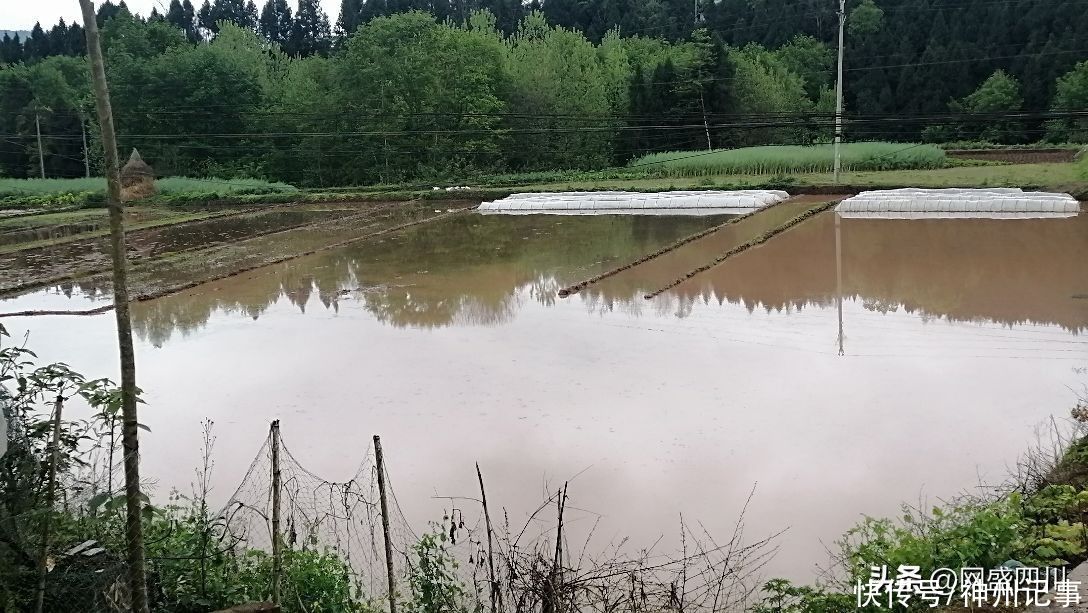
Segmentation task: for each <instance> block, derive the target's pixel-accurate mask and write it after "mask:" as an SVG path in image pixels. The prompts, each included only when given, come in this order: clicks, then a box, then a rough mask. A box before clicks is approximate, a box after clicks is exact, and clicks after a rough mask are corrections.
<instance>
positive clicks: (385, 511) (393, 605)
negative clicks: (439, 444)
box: [374, 434, 397, 613]
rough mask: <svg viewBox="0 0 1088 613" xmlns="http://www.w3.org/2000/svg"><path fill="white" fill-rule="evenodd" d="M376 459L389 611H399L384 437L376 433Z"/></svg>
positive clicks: (392, 612)
mask: <svg viewBox="0 0 1088 613" xmlns="http://www.w3.org/2000/svg"><path fill="white" fill-rule="evenodd" d="M374 461H375V462H376V463H377V465H378V496H379V498H380V499H381V505H382V535H383V536H384V537H385V573H386V577H387V578H388V580H389V613H397V593H396V581H395V579H394V577H393V543H392V541H390V539H389V503H388V502H387V501H386V497H385V459H384V458H383V457H382V439H381V437H379V436H378V435H377V434H375V435H374Z"/></svg>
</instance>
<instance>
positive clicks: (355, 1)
mask: <svg viewBox="0 0 1088 613" xmlns="http://www.w3.org/2000/svg"><path fill="white" fill-rule="evenodd" d="M362 18H363V2H362V0H341V2H340V17H339V19H337V20H336V37H337V38H347V37H348V36H351V35H352V34H353V33H354V32H355V30H357V29H358V28H359V26H360V25H362Z"/></svg>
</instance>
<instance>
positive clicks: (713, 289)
mask: <svg viewBox="0 0 1088 613" xmlns="http://www.w3.org/2000/svg"><path fill="white" fill-rule="evenodd" d="M707 223H708V222H707V221H706V220H699V219H690V218H689V219H677V218H656V217H579V218H571V217H505V216H491V217H483V216H462V217H455V218H451V219H450V220H448V221H447V222H445V223H438V224H427V225H423V226H420V227H418V228H417V229H416V230H415V231H412V232H405V233H402V234H396V235H390V236H387V237H386V238H385V239H384V240H380V241H372V242H367V243H360V244H357V245H354V246H351V247H349V248H345V249H339V250H334V251H329V252H323V253H320V254H316V255H313V256H309V257H307V258H302V259H299V260H294V261H291V262H289V263H286V264H283V265H279V266H273V267H269V268H266V269H260V270H257V271H254V272H253V273H247V274H246V275H242V276H239V277H233V278H230V279H226V280H223V281H219V282H213V283H209V284H206V285H203V286H200V287H198V288H196V289H195V290H192V291H189V292H185V293H183V294H179V295H176V296H171V297H168V298H165V299H161V300H156V301H152V302H149V303H142V304H139V305H137V308H136V309H135V310H134V313H133V315H134V323H135V325H136V329H137V332H138V334H140V336H141V337H142V338H145V339H147V340H149V341H151V342H152V343H155V344H162V343H163V342H165V341H166V340H168V339H169V338H170V335H171V334H172V333H173V332H174V331H180V332H181V333H183V334H185V333H188V332H189V331H191V330H194V329H197V328H199V327H201V326H203V325H204V324H205V323H207V321H208V319H209V318H210V317H211V315H212V314H213V313H215V312H226V313H244V314H246V315H248V316H250V317H253V318H257V317H259V316H260V315H261V314H262V313H264V312H265V311H266V310H267V309H268V308H269V307H270V306H271V305H273V304H274V303H275V302H276V301H278V300H280V299H281V298H284V297H286V298H287V300H288V301H289V302H290V303H291V304H293V305H295V306H296V307H297V308H299V309H300V310H301V311H305V309H306V308H308V305H310V303H311V300H312V297H313V295H314V294H315V293H316V295H317V297H318V299H319V301H320V303H321V304H322V305H323V306H324V307H325V308H326V309H333V310H335V309H338V307H339V302H340V300H341V299H343V297H344V295H345V294H344V293H343V291H344V290H345V289H349V290H356V289H357V288H358V289H360V291H351V292H349V293H348V295H350V297H351V298H352V299H355V300H359V301H360V302H361V304H362V305H363V307H364V308H365V309H366V310H367V311H369V312H370V313H372V314H373V315H374V316H375V317H376V318H377V319H378V320H379V321H382V322H385V323H387V324H389V325H393V326H411V327H439V326H446V325H451V324H463V325H494V324H497V323H501V322H503V321H507V320H509V319H510V318H511V317H513V316H514V314H515V313H516V312H517V311H518V309H519V308H520V307H521V305H522V303H523V301H525V300H532V301H535V302H537V303H538V304H542V305H544V306H550V305H552V304H554V302H555V301H556V295H555V293H556V290H557V289H558V288H559V287H561V286H564V285H568V284H570V283H572V282H575V281H578V280H581V279H583V278H586V277H589V276H592V275H593V274H596V273H597V272H599V271H602V270H605V269H608V268H610V267H612V266H614V265H615V264H616V263H622V262H624V261H627V260H629V259H633V258H634V257H636V256H638V255H641V254H643V253H646V252H648V251H652V250H653V248H654V247H656V246H659V245H662V244H666V243H668V242H669V241H670V240H673V239H675V238H677V237H679V236H683V235H686V234H690V233H693V232H695V231H697V230H698V229H700V228H702V227H705V225H706V224H707ZM842 225H843V228H842V237H843V238H842V242H843V245H842V248H843V251H842V253H843V255H842V259H843V275H844V281H843V294H844V295H845V296H846V297H847V298H854V299H858V300H859V301H861V302H862V304H863V305H864V307H865V308H866V309H869V310H871V311H874V312H880V313H886V312H890V311H895V310H898V309H903V310H904V311H905V312H908V313H919V314H921V315H922V316H923V317H927V318H929V317H938V318H939V317H945V318H948V319H951V320H969V321H978V320H988V321H995V322H1000V323H1003V324H1007V325H1012V324H1018V323H1023V322H1032V323H1038V324H1056V325H1059V326H1062V327H1064V328H1066V329H1068V330H1072V331H1080V330H1083V329H1085V328H1088V306H1086V305H1085V301H1084V300H1074V299H1073V298H1072V294H1074V293H1084V289H1088V272H1086V269H1085V268H1084V267H1083V266H1082V265H1081V263H1083V262H1084V261H1086V260H1088V217H1085V218H1083V219H1082V218H1078V219H1073V220H1018V221H1001V220H963V221H953V220H928V221H887V220H844V221H843V224H842ZM833 227H834V217H833V216H832V215H823V216H820V217H817V218H815V219H813V220H811V221H810V222H807V223H805V224H802V225H800V226H798V227H796V228H794V229H792V230H790V231H789V232H787V233H786V234H784V235H782V236H780V237H778V238H776V239H775V240H772V241H769V242H768V243H767V244H765V245H763V246H761V247H759V248H758V249H754V250H751V251H749V252H746V253H744V254H742V255H740V256H738V257H736V258H733V259H731V260H729V261H728V262H726V263H724V264H722V265H721V266H718V267H715V268H713V269H711V270H709V271H707V272H706V273H703V274H701V275H699V276H697V277H695V278H694V279H692V280H690V281H688V282H686V283H684V284H682V285H680V286H679V287H677V288H676V289H675V290H674V291H671V292H667V293H666V294H663V295H662V296H660V297H658V298H657V299H655V300H653V301H646V300H643V298H642V294H643V293H644V291H645V290H646V289H652V288H647V287H644V286H643V285H644V284H645V278H644V277H640V275H644V274H645V272H646V271H645V270H644V269H642V267H640V268H636V269H634V270H632V271H628V272H627V273H624V274H623V275H620V276H619V277H616V278H614V279H616V280H617V281H615V282H609V283H604V284H601V285H597V286H592V287H591V288H590V289H589V290H587V291H585V292H583V293H582V294H580V295H579V298H577V299H579V300H581V301H582V302H583V304H584V305H585V308H586V309H588V310H590V311H593V312H610V311H620V312H624V313H627V314H630V315H633V316H641V315H646V314H655V315H658V316H678V317H684V316H686V315H688V314H689V313H691V312H692V310H693V309H694V308H695V307H696V306H697V305H698V304H700V303H701V304H714V303H717V304H724V303H732V304H740V305H743V306H744V308H746V309H747V310H748V311H749V312H752V311H754V310H756V309H762V310H765V311H768V312H772V311H779V312H791V311H800V310H802V309H804V308H807V307H811V306H816V307H820V308H827V307H831V306H832V305H834V303H835V300H836V297H837V295H838V292H837V286H836V275H835V244H834V230H833ZM694 246H695V245H692V247H694ZM698 248H699V249H703V250H706V253H702V252H701V251H700V252H697V253H695V254H694V255H693V257H696V258H701V257H704V256H705V259H704V260H702V261H701V262H700V263H702V262H703V261H706V260H709V259H711V258H712V257H713V256H714V255H717V252H716V251H714V250H715V249H716V248H717V249H719V250H720V246H717V247H715V245H714V243H713V242H710V243H708V244H706V245H702V246H699V247H698ZM689 255H692V254H689ZM666 271H667V267H666ZM657 272H658V273H659V274H660V273H662V271H657ZM683 272H686V270H677V271H675V274H676V275H679V274H682V273H683ZM74 289H78V290H82V291H96V290H97V289H99V288H96V287H93V285H87V284H83V285H80V286H78V287H69V288H67V290H68V291H72V290H74ZM310 306H311V308H312V305H310Z"/></svg>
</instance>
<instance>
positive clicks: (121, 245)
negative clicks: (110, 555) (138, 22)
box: [79, 0, 148, 613]
mask: <svg viewBox="0 0 1088 613" xmlns="http://www.w3.org/2000/svg"><path fill="white" fill-rule="evenodd" d="M79 6H80V8H81V9H82V10H83V29H84V31H85V32H86V33H87V55H88V57H89V58H90V61H91V82H92V84H93V86H94V98H95V109H96V110H97V112H98V123H99V125H100V126H101V128H102V148H103V149H104V152H103V153H104V154H105V164H106V184H107V186H108V188H109V189H108V190H107V193H108V198H107V199H108V203H109V210H110V255H111V256H112V259H113V304H114V311H113V312H114V314H115V315H116V318H117V345H118V348H119V349H120V353H121V447H122V449H124V462H125V502H126V513H125V530H126V533H127V534H126V537H127V540H128V582H129V592H130V594H129V597H130V598H131V604H132V611H133V613H148V602H147V569H146V567H145V564H146V563H145V560H144V534H143V524H142V523H141V511H142V505H143V495H142V494H141V493H140V434H139V432H140V431H139V422H138V421H137V416H136V355H135V351H134V349H133V346H132V320H131V318H130V316H129V299H128V270H127V267H128V262H127V260H126V253H125V226H124V218H123V210H122V208H121V173H120V168H119V166H118V161H117V136H116V134H115V133H114V129H113V109H112V108H111V107H110V93H109V89H108V87H107V86H106V68H105V64H104V62H103V60H102V47H101V45H100V44H99V40H98V38H99V37H98V22H97V21H96V20H95V13H94V6H93V5H92V4H91V0H79Z"/></svg>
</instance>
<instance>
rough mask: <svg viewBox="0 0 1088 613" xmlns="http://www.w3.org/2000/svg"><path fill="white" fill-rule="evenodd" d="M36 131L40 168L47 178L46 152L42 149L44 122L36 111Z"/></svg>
mask: <svg viewBox="0 0 1088 613" xmlns="http://www.w3.org/2000/svg"><path fill="white" fill-rule="evenodd" d="M34 131H35V132H37V133H38V169H39V170H41V172H42V178H43V179H44V178H45V153H44V152H43V151H42V122H41V121H40V120H39V119H38V114H37V113H34Z"/></svg>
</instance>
